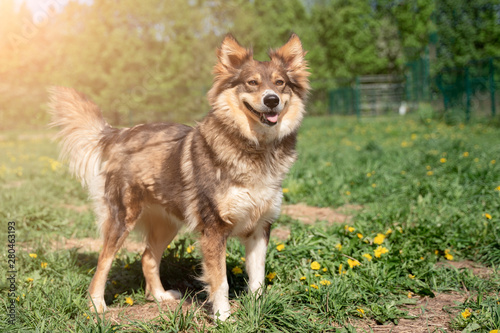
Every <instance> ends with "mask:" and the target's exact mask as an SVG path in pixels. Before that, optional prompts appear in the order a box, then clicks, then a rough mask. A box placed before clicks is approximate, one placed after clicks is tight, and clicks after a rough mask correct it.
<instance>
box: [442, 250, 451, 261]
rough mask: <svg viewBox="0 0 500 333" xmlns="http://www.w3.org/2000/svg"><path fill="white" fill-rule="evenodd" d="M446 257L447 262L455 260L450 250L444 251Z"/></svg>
mask: <svg viewBox="0 0 500 333" xmlns="http://www.w3.org/2000/svg"><path fill="white" fill-rule="evenodd" d="M444 257H445V258H446V259H447V260H453V255H451V254H450V250H448V249H446V250H444Z"/></svg>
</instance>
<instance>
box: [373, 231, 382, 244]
mask: <svg viewBox="0 0 500 333" xmlns="http://www.w3.org/2000/svg"><path fill="white" fill-rule="evenodd" d="M384 239H385V235H384V234H377V236H376V237H375V238H374V239H373V243H375V244H377V245H380V244H382V243H383V242H384Z"/></svg>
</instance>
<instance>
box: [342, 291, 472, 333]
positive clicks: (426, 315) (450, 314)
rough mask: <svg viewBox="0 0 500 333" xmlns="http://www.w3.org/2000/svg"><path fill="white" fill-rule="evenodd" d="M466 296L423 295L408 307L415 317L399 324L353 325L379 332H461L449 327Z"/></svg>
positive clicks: (455, 294) (372, 323)
mask: <svg viewBox="0 0 500 333" xmlns="http://www.w3.org/2000/svg"><path fill="white" fill-rule="evenodd" d="M465 299H466V296H465V295H463V294H461V293H457V292H453V293H446V294H436V297H434V298H430V297H421V298H419V299H418V301H417V304H416V305H413V306H411V307H406V310H408V315H410V316H414V317H417V318H415V319H401V320H400V321H399V323H398V325H394V324H390V325H377V324H376V323H374V322H359V321H358V322H355V321H354V322H352V323H351V325H353V326H355V327H357V328H359V329H362V330H364V331H366V332H377V333H385V332H387V333H389V332H394V333H424V332H425V333H429V332H442V331H443V332H459V331H457V330H453V329H451V328H450V327H449V323H450V322H451V320H452V319H453V318H454V317H455V316H456V315H457V314H458V312H459V310H457V309H455V308H454V307H455V306H456V305H457V304H458V303H463V302H464V300H465Z"/></svg>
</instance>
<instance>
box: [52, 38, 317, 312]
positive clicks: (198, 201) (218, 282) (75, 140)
mask: <svg viewBox="0 0 500 333" xmlns="http://www.w3.org/2000/svg"><path fill="white" fill-rule="evenodd" d="M217 55H218V59H219V62H218V63H217V65H216V66H215V69H214V73H215V80H214V84H213V87H212V88H211V90H210V91H209V92H208V100H209V102H210V105H211V107H212V110H211V111H210V113H208V115H207V116H206V117H205V118H204V119H203V121H202V122H201V123H199V124H198V125H197V126H196V127H194V128H193V127H188V126H184V125H179V124H167V123H156V124H145V125H137V126H135V127H132V128H124V129H117V128H113V127H111V126H110V125H108V124H107V123H106V121H105V120H104V119H103V117H102V114H101V111H100V109H99V107H97V105H95V104H94V103H93V102H92V101H90V100H88V99H87V98H86V97H85V96H83V95H82V94H80V93H78V92H76V91H75V90H73V89H68V88H51V90H50V92H51V102H50V112H51V114H52V117H53V121H52V125H53V126H58V127H60V129H61V130H60V132H59V134H58V137H59V138H60V139H61V143H62V152H61V155H62V157H63V158H67V159H69V168H70V170H71V172H72V173H74V174H76V175H77V176H78V177H79V178H80V179H81V180H82V184H84V185H86V186H87V187H88V189H89V192H90V196H91V198H92V200H93V202H94V209H95V213H96V216H97V223H98V225H99V228H100V230H101V233H102V237H103V242H104V243H103V250H102V252H101V253H100V255H99V261H98V264H97V269H96V272H95V275H94V278H93V279H92V283H91V284H90V288H89V292H90V296H91V298H92V303H93V305H95V306H96V308H97V310H98V311H99V312H102V311H105V309H106V304H105V302H104V288H105V282H106V279H107V275H108V272H109V269H110V268H111V264H112V261H113V258H114V256H115V254H116V252H117V251H118V249H119V248H120V247H121V245H122V244H123V241H124V240H125V238H126V237H127V235H128V234H129V232H130V231H131V230H132V229H133V228H134V227H135V226H136V225H141V229H142V230H144V233H145V240H146V250H145V251H144V254H143V257H142V267H143V271H144V275H145V278H146V293H147V294H148V295H149V297H150V298H155V299H157V300H159V301H162V300H168V299H174V298H178V297H179V296H180V294H179V292H177V291H173V290H169V291H165V290H164V289H163V286H162V283H161V281H160V276H159V264H160V260H161V257H162V254H163V251H164V250H165V248H166V247H167V245H168V244H169V243H170V242H171V241H172V239H173V238H174V237H175V235H176V234H177V231H178V230H179V228H180V227H181V226H183V225H186V226H187V228H189V229H190V230H196V231H198V232H199V233H200V234H201V237H200V245H201V250H202V253H203V277H202V279H203V281H204V282H205V283H206V285H207V291H208V293H209V300H210V301H211V302H212V304H213V313H214V315H218V316H219V318H220V319H221V320H225V319H226V318H227V317H228V316H229V314H230V307H229V302H228V289H229V287H228V283H227V278H226V240H227V238H228V237H229V236H236V237H239V238H240V239H241V241H242V242H243V243H244V245H245V248H246V269H247V272H248V277H249V289H250V290H251V291H252V292H256V291H258V290H259V288H260V287H261V286H262V285H263V284H264V275H265V255H266V249H267V244H268V241H269V233H270V228H271V223H272V222H273V221H274V220H275V219H276V218H277V217H278V216H279V214H280V206H281V200H282V190H281V182H282V180H283V178H284V177H285V175H286V173H287V172H288V170H289V169H290V167H291V166H292V164H293V162H294V161H295V159H296V153H295V142H296V136H297V130H298V128H299V126H300V123H301V121H302V118H303V115H304V112H305V111H304V103H305V98H306V95H307V92H308V90H309V81H308V75H309V72H308V71H307V64H306V61H305V60H304V55H305V52H304V51H303V49H302V44H301V42H300V40H299V38H298V37H297V36H296V35H292V36H291V37H290V40H289V41H288V42H287V43H286V44H285V45H284V46H282V47H281V48H279V49H277V50H271V51H270V52H269V56H270V58H271V60H270V61H266V62H260V61H256V60H254V59H253V57H252V51H251V50H248V49H245V48H243V47H242V46H241V45H240V44H238V42H237V41H236V40H235V39H234V38H233V37H232V36H230V35H228V36H226V38H225V39H224V41H223V42H222V45H221V47H220V48H219V50H218V52H217ZM93 305H91V306H92V307H93Z"/></svg>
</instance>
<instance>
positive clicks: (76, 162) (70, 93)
mask: <svg viewBox="0 0 500 333" xmlns="http://www.w3.org/2000/svg"><path fill="white" fill-rule="evenodd" d="M49 93H50V102H49V112H50V114H51V115H52V122H51V123H50V126H51V127H58V128H59V129H60V131H59V133H58V134H57V136H56V138H58V139H59V140H60V142H61V146H62V149H61V156H60V158H61V159H67V160H68V161H69V170H70V172H71V173H72V174H73V175H75V176H76V177H78V178H79V179H80V180H81V182H82V185H83V186H85V185H90V182H91V180H92V179H93V178H94V177H95V176H97V175H98V174H99V170H100V167H101V157H102V148H101V145H100V144H99V141H100V140H101V138H102V137H103V130H104V129H105V128H106V127H110V126H109V125H108V124H107V123H106V121H105V120H104V118H103V117H102V113H101V110H100V109H99V107H98V106H97V105H96V104H95V103H94V102H92V101H91V100H89V99H88V98H87V97H86V96H85V95H83V94H81V93H79V92H77V91H76V90H74V89H70V88H63V87H51V88H49Z"/></svg>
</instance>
